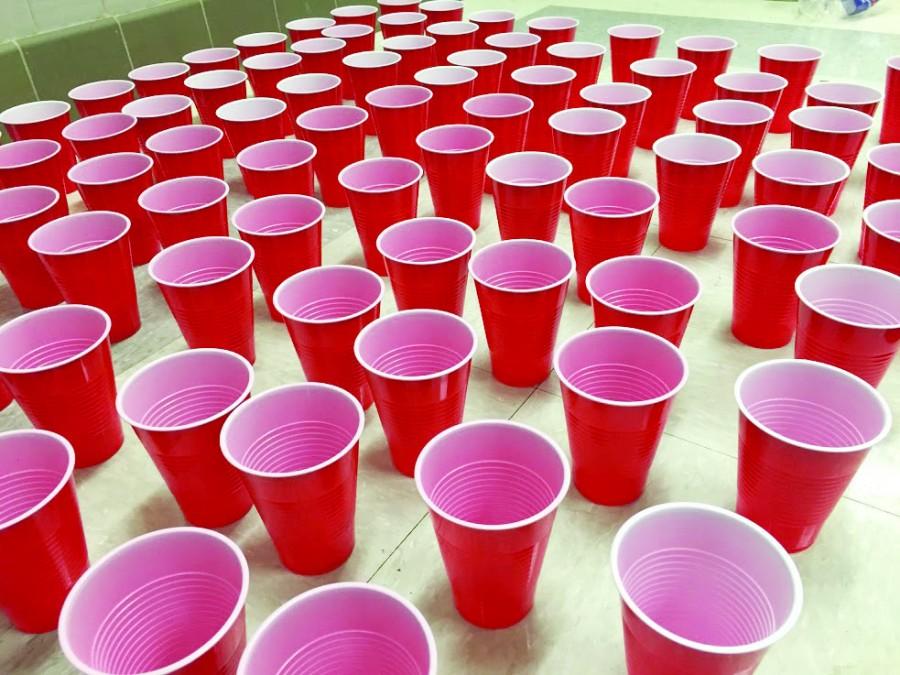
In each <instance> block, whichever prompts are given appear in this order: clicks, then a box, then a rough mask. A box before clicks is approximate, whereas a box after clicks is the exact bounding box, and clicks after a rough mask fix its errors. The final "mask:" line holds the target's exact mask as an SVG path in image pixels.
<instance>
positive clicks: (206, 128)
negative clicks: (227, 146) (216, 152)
mask: <svg viewBox="0 0 900 675" xmlns="http://www.w3.org/2000/svg"><path fill="white" fill-rule="evenodd" d="M197 129H199V130H201V131H203V132H210V133H212V134H213V135H214V136H215V138H214V139H213V140H211V141H209V142H208V143H205V144H204V145H198V146H196V147H190V148H186V149H182V150H163V149H161V148H154V147H151V146H152V145H154V143H153V140H154V139H156V140H157V141H158V140H159V138H160V137H162V136H163V135H164V134H166V135H169V136H174V135H175V134H176V133H186V132H187V131H188V130H197ZM224 137H225V132H224V131H222V130H221V129H220V128H219V127H217V126H214V125H212V124H180V125H178V126H177V127H171V128H169V129H163V130H162V131H157V132H156V133H155V134H153V135H152V136H151V137H150V138H148V139H147V142H146V146H147V151H148V152H155V153H157V154H160V155H183V154H185V153H188V152H199V151H200V150H206V149H207V148H211V147H212V146H214V145H215V144H216V143H220V142H221V141H222V139H223V138H224Z"/></svg>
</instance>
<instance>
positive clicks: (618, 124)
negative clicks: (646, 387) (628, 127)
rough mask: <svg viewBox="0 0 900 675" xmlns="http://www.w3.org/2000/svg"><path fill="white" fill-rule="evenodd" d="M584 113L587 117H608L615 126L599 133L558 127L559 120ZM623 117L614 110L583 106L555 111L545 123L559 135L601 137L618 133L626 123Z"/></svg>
mask: <svg viewBox="0 0 900 675" xmlns="http://www.w3.org/2000/svg"><path fill="white" fill-rule="evenodd" d="M579 112H580V113H585V114H588V115H593V116H596V117H610V116H612V118H611V120H612V121H615V126H611V127H609V128H607V129H602V130H600V131H597V130H589V131H577V130H575V129H563V128H562V127H561V126H560V120H562V119H564V118H566V117H571V116H572V115H573V114H575V113H579ZM626 121H627V120H626V119H625V116H624V115H622V113H619V112H616V111H615V110H607V109H606V108H594V107H591V106H584V107H579V108H565V109H563V110H557V111H556V112H555V113H553V114H552V115H550V117H549V118H547V123H548V124H549V125H550V127H551V128H552V129H553V130H554V131H557V132H559V133H561V134H567V135H569V136H601V135H605V134H611V133H612V132H614V131H619V130H621V129H622V127H624V126H625V123H626Z"/></svg>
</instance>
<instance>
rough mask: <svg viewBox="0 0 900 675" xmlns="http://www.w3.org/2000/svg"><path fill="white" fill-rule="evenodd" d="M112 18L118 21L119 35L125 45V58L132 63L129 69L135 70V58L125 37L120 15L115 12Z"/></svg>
mask: <svg viewBox="0 0 900 675" xmlns="http://www.w3.org/2000/svg"><path fill="white" fill-rule="evenodd" d="M112 19H113V21H115V22H116V29H118V31H119V37H120V38H122V45H124V47H125V58H127V59H128V63H129V65H130V68H129V69H128V70H134V59H132V58H131V49H129V48H128V40H126V39H125V31H123V30H122V24H121V23H120V22H119V17H118V16H117V15H115V14H114V15H113V17H112Z"/></svg>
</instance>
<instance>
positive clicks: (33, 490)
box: [0, 429, 75, 531]
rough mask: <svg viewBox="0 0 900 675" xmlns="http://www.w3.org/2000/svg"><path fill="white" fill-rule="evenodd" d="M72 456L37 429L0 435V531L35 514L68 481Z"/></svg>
mask: <svg viewBox="0 0 900 675" xmlns="http://www.w3.org/2000/svg"><path fill="white" fill-rule="evenodd" d="M74 467H75V453H74V451H73V450H72V446H71V445H69V443H68V442H66V440H65V439H63V438H62V437H60V436H57V435H56V434H51V433H48V432H46V431H38V430H37V429H33V430H32V429H28V430H24V429H23V430H20V431H9V432H6V433H2V434H0V531H3V530H4V529H5V528H7V527H9V526H10V525H13V524H14V523H16V522H20V521H21V520H23V519H25V518H27V517H28V516H29V515H31V514H32V513H35V512H36V511H38V510H39V509H40V508H41V507H42V506H43V505H44V504H46V503H47V502H48V501H50V499H51V498H52V497H53V496H54V495H55V494H57V493H58V492H59V490H61V489H62V487H63V486H64V485H65V484H66V482H68V480H69V478H71V477H72V470H73V469H74Z"/></svg>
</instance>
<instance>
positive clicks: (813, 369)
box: [735, 266, 890, 451]
mask: <svg viewBox="0 0 900 675" xmlns="http://www.w3.org/2000/svg"><path fill="white" fill-rule="evenodd" d="M823 267H824V266H823ZM735 395H736V396H737V400H738V406H739V407H740V409H741V412H742V413H743V414H744V415H746V416H747V417H748V418H749V419H750V420H752V421H753V423H754V424H756V425H757V426H758V427H761V428H762V429H763V430H765V431H767V432H768V433H769V434H773V435H776V436H777V437H780V438H781V439H783V440H785V441H787V442H788V443H800V444H804V445H806V446H809V447H811V448H812V449H824V450H826V451H827V450H828V449H831V450H832V451H835V450H840V449H850V448H853V449H859V447H860V446H862V447H868V446H869V445H870V444H871V443H872V442H873V441H874V440H875V439H876V438H879V437H883V435H884V434H885V433H886V432H887V429H888V428H889V426H890V413H889V412H888V409H887V405H886V404H885V402H884V401H883V400H882V399H881V397H880V396H879V395H878V393H877V392H876V391H875V390H874V389H873V388H872V387H871V386H870V385H868V384H866V383H865V382H863V381H862V380H860V379H859V378H856V377H853V376H852V375H850V374H849V373H847V372H845V371H843V370H840V369H838V368H835V367H833V366H826V365H825V364H821V363H817V362H815V361H802V360H799V361H797V360H776V361H765V362H763V363H760V364H758V365H756V366H753V367H751V368H748V369H747V370H745V371H744V372H743V373H742V374H741V375H740V377H738V380H737V382H736V383H735Z"/></svg>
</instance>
